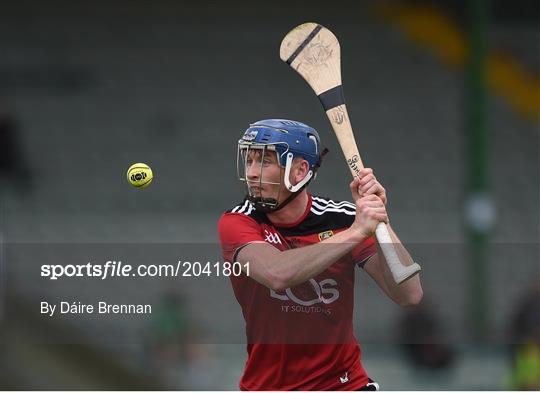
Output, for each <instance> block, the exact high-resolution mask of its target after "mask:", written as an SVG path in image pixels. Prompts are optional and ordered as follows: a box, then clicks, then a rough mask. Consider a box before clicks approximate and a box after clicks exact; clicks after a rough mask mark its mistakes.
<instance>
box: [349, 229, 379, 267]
mask: <svg viewBox="0 0 540 393" xmlns="http://www.w3.org/2000/svg"><path fill="white" fill-rule="evenodd" d="M376 253H377V243H376V239H375V236H371V237H368V238H367V239H366V240H364V241H363V242H362V243H360V244H359V245H358V246H356V247H355V248H354V250H352V259H353V261H354V263H356V264H357V265H358V266H360V267H361V268H363V267H364V265H365V263H366V262H367V260H368V259H369V257H371V256H372V255H373V254H376Z"/></svg>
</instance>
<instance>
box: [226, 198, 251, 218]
mask: <svg viewBox="0 0 540 393" xmlns="http://www.w3.org/2000/svg"><path fill="white" fill-rule="evenodd" d="M246 209H247V211H246ZM254 209H255V208H254V207H253V205H252V204H251V203H250V202H249V201H248V200H246V201H245V202H244V204H243V205H238V206H236V207H235V208H234V209H232V210H231V213H243V214H245V215H246V216H248V215H249V214H250V213H251V212H252V211H253V210H254Z"/></svg>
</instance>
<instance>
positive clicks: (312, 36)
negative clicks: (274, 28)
mask: <svg viewBox="0 0 540 393" xmlns="http://www.w3.org/2000/svg"><path fill="white" fill-rule="evenodd" d="M321 29H322V26H321V25H317V27H315V28H314V29H313V31H312V32H311V33H309V35H308V36H307V38H306V39H305V40H304V42H302V43H301V44H300V46H299V47H298V48H296V50H295V51H294V52H293V54H292V55H291V56H289V58H288V59H287V61H286V63H287V64H288V65H291V63H292V62H293V61H294V59H296V57H297V56H298V55H299V54H300V52H302V50H304V48H305V47H306V45H307V44H309V43H310V42H311V40H312V39H313V38H314V37H315V36H316V35H317V33H318V32H319V31H321Z"/></svg>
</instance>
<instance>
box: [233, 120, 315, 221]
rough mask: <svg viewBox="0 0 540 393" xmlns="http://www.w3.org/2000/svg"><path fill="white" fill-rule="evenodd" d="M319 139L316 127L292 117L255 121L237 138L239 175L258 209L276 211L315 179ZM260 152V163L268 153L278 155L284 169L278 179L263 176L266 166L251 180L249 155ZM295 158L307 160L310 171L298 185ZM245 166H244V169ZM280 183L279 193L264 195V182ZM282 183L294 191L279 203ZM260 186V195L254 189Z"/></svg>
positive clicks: (278, 184) (266, 211)
mask: <svg viewBox="0 0 540 393" xmlns="http://www.w3.org/2000/svg"><path fill="white" fill-rule="evenodd" d="M319 146H320V139H319V135H318V134H317V131H315V129H313V128H311V127H309V126H307V125H305V124H303V123H299V122H295V121H290V120H280V119H270V120H262V121H259V122H257V123H255V124H252V125H251V126H250V127H249V128H248V129H247V130H246V132H245V133H244V136H243V137H242V139H240V140H239V141H238V153H237V173H238V178H239V179H240V180H241V181H244V182H245V183H246V186H247V193H248V199H249V200H250V201H251V202H252V203H253V205H254V206H255V208H257V210H259V211H262V212H264V213H268V212H272V211H277V210H279V209H281V208H282V207H284V206H285V205H286V204H287V203H289V202H290V201H291V200H292V199H294V198H295V197H296V196H297V195H298V194H299V191H301V190H302V189H303V188H304V187H306V185H307V184H308V183H309V182H310V181H311V180H312V179H313V178H314V176H315V172H316V170H317V168H318V166H319V164H320V159H321V154H320V147H319ZM254 154H256V155H258V159H260V162H261V163H263V162H264V157H265V156H266V155H267V154H276V157H277V161H278V163H279V165H280V166H281V167H282V168H284V175H283V177H282V178H280V181H279V182H275V181H267V180H265V179H264V171H263V165H261V171H260V174H259V177H258V180H255V181H252V180H250V179H248V176H247V168H248V158H249V157H250V156H253V155H254ZM296 157H301V158H303V159H305V160H306V161H307V162H308V165H309V171H308V173H307V174H306V176H305V177H304V178H303V179H302V180H301V181H300V182H298V184H294V185H293V184H291V183H290V179H289V177H290V171H291V168H292V164H293V161H294V159H295V158H296ZM242 167H243V169H242ZM264 184H267V185H273V186H276V185H277V186H278V191H277V193H276V195H273V196H266V197H264V198H263V197H262V188H263V185H264ZM282 185H285V188H287V190H289V191H290V192H291V193H292V194H291V195H290V196H289V197H288V198H287V199H286V200H285V201H283V202H281V203H279V199H280V193H281V189H282ZM253 186H256V187H258V190H259V193H258V194H259V195H257V193H255V192H254V191H253Z"/></svg>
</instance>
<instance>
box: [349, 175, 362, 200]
mask: <svg viewBox="0 0 540 393" xmlns="http://www.w3.org/2000/svg"><path fill="white" fill-rule="evenodd" d="M358 182H359V180H358V178H357V177H355V178H354V180H353V181H352V182H351V184H349V188H350V189H351V194H352V197H353V200H354V201H356V200H357V199H359V198H360V193H359V192H358Z"/></svg>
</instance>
